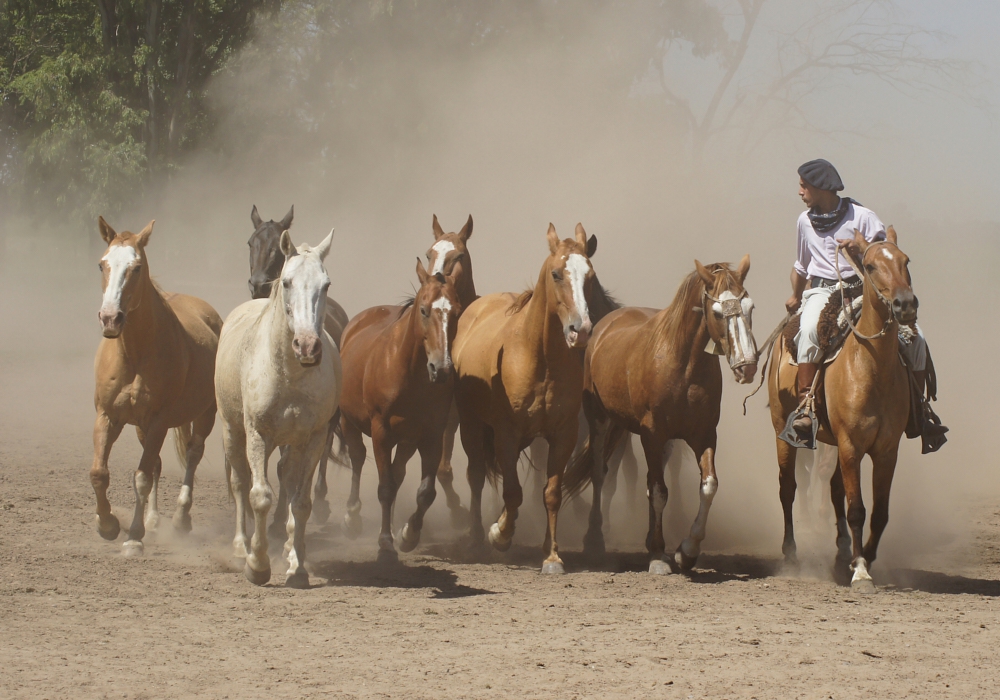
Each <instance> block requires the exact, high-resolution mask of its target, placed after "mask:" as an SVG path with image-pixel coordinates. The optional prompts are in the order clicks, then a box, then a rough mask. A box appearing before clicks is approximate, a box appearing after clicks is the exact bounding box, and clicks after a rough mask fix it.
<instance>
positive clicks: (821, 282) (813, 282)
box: [809, 275, 861, 289]
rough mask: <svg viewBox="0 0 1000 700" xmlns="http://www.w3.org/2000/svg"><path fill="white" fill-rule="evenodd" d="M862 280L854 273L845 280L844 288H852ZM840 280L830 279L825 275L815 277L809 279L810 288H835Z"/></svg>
mask: <svg viewBox="0 0 1000 700" xmlns="http://www.w3.org/2000/svg"><path fill="white" fill-rule="evenodd" d="M860 282H861V280H860V279H859V278H858V276H857V275H852V276H851V277H848V278H847V279H845V280H844V288H845V289H851V288H852V287H856V286H858V284H860ZM838 284H840V282H838V281H837V280H828V279H826V278H825V277H813V278H812V279H810V280H809V289H816V288H817V287H825V288H835V287H836V286H837V285H838Z"/></svg>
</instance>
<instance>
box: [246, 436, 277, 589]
mask: <svg viewBox="0 0 1000 700" xmlns="http://www.w3.org/2000/svg"><path fill="white" fill-rule="evenodd" d="M245 439H246V460H247V462H249V465H250V471H251V472H252V474H253V486H251V487H250V507H251V508H252V509H253V523H254V528H253V537H251V538H250V551H249V553H247V561H246V566H244V567H243V575H244V576H246V577H247V580H248V581H250V583H254V584H257V585H258V586H262V585H264V584H265V583H267V582H268V581H269V580H271V558H270V557H269V556H268V553H267V511H268V510H270V508H271V502H272V501H273V500H274V491H273V490H272V489H271V484H269V483H268V480H267V458H268V456H269V452H270V450H269V449H268V445H267V443H266V442H265V440H264V436H263V435H261V434H260V433H258V432H257V431H256V430H254V429H252V428H251V429H249V430H247V431H246V438H245Z"/></svg>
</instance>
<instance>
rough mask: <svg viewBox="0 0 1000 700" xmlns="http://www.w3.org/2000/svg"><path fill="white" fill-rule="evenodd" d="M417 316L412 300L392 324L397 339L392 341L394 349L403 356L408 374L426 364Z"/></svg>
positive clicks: (425, 352) (415, 304) (415, 305)
mask: <svg viewBox="0 0 1000 700" xmlns="http://www.w3.org/2000/svg"><path fill="white" fill-rule="evenodd" d="M419 316H420V315H419V312H418V311H417V303H416V302H414V303H413V305H412V306H410V307H409V308H408V309H406V310H405V311H403V313H402V314H401V315H400V317H399V318H398V319H396V321H395V323H394V324H393V325H394V326H395V327H394V328H393V336H395V338H396V339H397V342H396V343H394V346H395V351H396V352H397V353H399V355H400V356H401V357H403V358H404V362H405V363H406V367H407V370H408V371H407V374H408V375H409V374H413V373H414V372H416V371H418V370H421V369H422V368H425V367H426V365H427V351H426V350H425V349H424V339H423V334H422V333H421V331H420V318H419ZM423 371H426V369H423Z"/></svg>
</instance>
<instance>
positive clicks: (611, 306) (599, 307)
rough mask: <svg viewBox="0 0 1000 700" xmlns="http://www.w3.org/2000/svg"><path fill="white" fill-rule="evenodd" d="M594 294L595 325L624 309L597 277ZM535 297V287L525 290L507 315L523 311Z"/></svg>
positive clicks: (509, 308) (513, 303)
mask: <svg viewBox="0 0 1000 700" xmlns="http://www.w3.org/2000/svg"><path fill="white" fill-rule="evenodd" d="M594 293H595V297H596V298H595V299H594V301H595V302H596V303H595V304H593V305H592V307H591V309H590V311H591V314H590V315H591V320H592V321H593V322H594V323H597V322H598V321H600V320H601V319H602V318H604V317H605V316H607V315H608V314H609V313H611V312H612V311H614V310H615V309H620V308H621V307H622V304H621V302H620V301H618V300H617V299H615V298H614V296H612V295H611V294H610V293H609V292H608V290H607V289H605V288H604V286H603V285H602V284H601V282H600V280H598V279H597V278H596V277H595V278H594ZM534 295H535V288H534V287H529V288H528V289H525V290H524V291H523V292H521V293H520V294H519V295H518V297H517V299H515V300H514V301H513V302H511V305H510V306H508V307H507V315H508V316H512V315H514V314H516V313H518V312H519V311H521V309H523V308H524V307H525V306H527V305H528V302H529V301H531V297H533V296H534Z"/></svg>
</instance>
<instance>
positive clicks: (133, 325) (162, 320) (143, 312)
mask: <svg viewBox="0 0 1000 700" xmlns="http://www.w3.org/2000/svg"><path fill="white" fill-rule="evenodd" d="M137 292H138V293H139V295H140V296H139V303H138V304H136V306H135V308H134V309H133V310H131V311H129V312H128V318H127V321H126V323H125V325H124V326H123V327H122V333H121V336H120V338H121V343H122V346H123V348H124V350H125V356H126V357H128V358H129V360H130V361H133V362H134V361H135V360H137V359H139V358H141V357H143V356H146V355H148V354H151V352H152V351H153V350H154V349H156V348H158V347H159V346H161V345H162V343H163V337H162V336H163V333H164V332H165V331H166V329H167V327H168V324H169V323H170V321H171V320H174V319H175V318H176V317H175V316H174V314H173V312H172V311H171V310H170V307H169V306H168V305H167V301H166V299H164V298H163V295H161V294H160V291H159V290H158V289H157V288H156V285H154V284H153V281H152V280H151V279H150V278H149V273H148V272H146V271H145V270H144V271H143V273H142V279H141V280H139V289H138V290H137Z"/></svg>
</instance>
